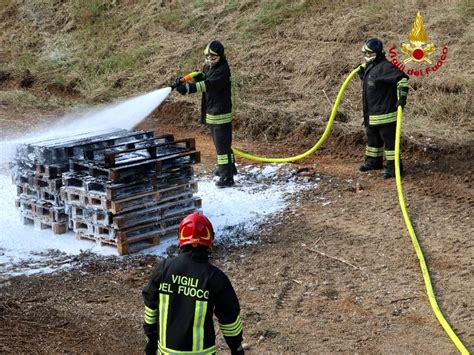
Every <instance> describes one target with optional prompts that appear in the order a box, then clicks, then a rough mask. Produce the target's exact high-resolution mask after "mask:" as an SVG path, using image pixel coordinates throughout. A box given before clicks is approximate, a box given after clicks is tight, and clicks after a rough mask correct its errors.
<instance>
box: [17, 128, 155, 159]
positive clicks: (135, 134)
mask: <svg viewBox="0 0 474 355" xmlns="http://www.w3.org/2000/svg"><path fill="white" fill-rule="evenodd" d="M149 137H153V131H148V132H144V131H129V130H122V129H120V130H117V129H112V130H103V131H99V132H97V131H95V132H88V133H82V134H79V135H75V136H71V137H67V138H64V137H62V138H54V139H49V140H44V141H37V142H33V143H28V144H23V145H21V146H19V147H18V149H17V157H18V159H21V158H22V157H25V156H33V157H34V159H35V161H36V162H39V163H40V164H52V163H67V162H68V160H69V159H70V158H72V157H74V156H75V155H76V156H81V153H83V151H84V150H89V149H91V148H93V147H95V148H100V147H107V146H112V145H117V144H120V143H124V142H127V141H131V140H142V139H145V138H149Z"/></svg>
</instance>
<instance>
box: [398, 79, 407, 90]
mask: <svg viewBox="0 0 474 355" xmlns="http://www.w3.org/2000/svg"><path fill="white" fill-rule="evenodd" d="M397 87H398V88H401V87H408V79H406V78H403V79H400V80H399V81H398V82H397Z"/></svg>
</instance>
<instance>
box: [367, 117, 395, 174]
mask: <svg viewBox="0 0 474 355" xmlns="http://www.w3.org/2000/svg"><path fill="white" fill-rule="evenodd" d="M396 128H397V123H396V122H392V123H389V124H385V125H380V126H367V127H366V133H367V147H366V150H365V160H366V162H371V163H377V164H378V163H380V164H382V161H383V156H384V153H385V159H386V160H387V166H388V167H392V166H394V164H395V133H396Z"/></svg>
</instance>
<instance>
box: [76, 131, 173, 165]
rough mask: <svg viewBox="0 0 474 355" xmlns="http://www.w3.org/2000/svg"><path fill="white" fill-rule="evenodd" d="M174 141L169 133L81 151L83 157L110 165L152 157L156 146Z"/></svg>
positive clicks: (154, 155)
mask: <svg viewBox="0 0 474 355" xmlns="http://www.w3.org/2000/svg"><path fill="white" fill-rule="evenodd" d="M175 142H178V141H175V140H174V136H173V135H171V134H166V135H161V136H156V137H148V138H146V139H143V140H136V141H132V142H126V143H122V144H117V145H113V146H108V147H100V148H95V149H89V150H85V151H84V152H83V153H84V154H83V155H84V156H83V159H84V160H90V161H94V162H96V163H101V164H102V165H104V166H105V167H112V166H115V165H116V163H118V162H120V161H121V160H134V159H136V160H140V159H149V158H154V157H156V151H157V149H158V147H161V146H166V145H169V144H173V143H175Z"/></svg>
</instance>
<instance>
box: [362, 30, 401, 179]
mask: <svg viewBox="0 0 474 355" xmlns="http://www.w3.org/2000/svg"><path fill="white" fill-rule="evenodd" d="M362 52H363V53H364V58H365V63H363V64H362V65H361V66H360V68H361V70H360V71H359V76H360V78H361V79H362V103H363V111H364V126H365V127H366V133H367V146H366V149H365V159H364V162H363V163H362V165H361V166H360V168H359V170H360V171H362V172H365V171H370V170H377V169H382V168H383V156H384V154H385V159H386V160H387V166H386V168H385V171H384V173H383V176H384V178H385V179H388V178H393V177H395V133H396V126H397V107H398V106H401V107H402V108H405V105H406V103H407V95H408V75H406V74H405V73H404V72H403V71H401V70H400V69H398V68H397V67H395V66H394V65H393V64H392V63H390V62H389V61H388V60H387V59H386V58H385V51H384V49H383V43H382V41H381V40H380V39H378V38H371V39H369V40H367V41H366V42H365V44H364V45H363V47H362ZM400 170H402V165H401V161H400Z"/></svg>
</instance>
